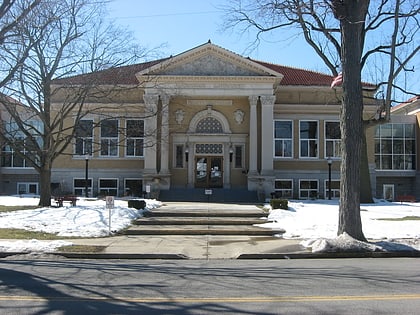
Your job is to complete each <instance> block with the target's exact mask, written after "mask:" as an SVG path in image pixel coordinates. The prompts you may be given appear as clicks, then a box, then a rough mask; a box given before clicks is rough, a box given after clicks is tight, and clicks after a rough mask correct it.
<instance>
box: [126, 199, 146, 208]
mask: <svg viewBox="0 0 420 315" xmlns="http://www.w3.org/2000/svg"><path fill="white" fill-rule="evenodd" d="M128 207H129V208H135V209H137V210H139V209H144V208H145V207H146V201H144V200H139V199H131V200H128Z"/></svg>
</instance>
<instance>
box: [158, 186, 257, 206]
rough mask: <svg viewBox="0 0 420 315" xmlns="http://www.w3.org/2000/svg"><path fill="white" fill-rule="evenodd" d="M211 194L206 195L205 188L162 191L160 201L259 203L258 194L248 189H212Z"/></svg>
mask: <svg viewBox="0 0 420 315" xmlns="http://www.w3.org/2000/svg"><path fill="white" fill-rule="evenodd" d="M211 192H212V194H211V195H206V194H205V189H204V188H171V189H170V190H161V191H160V193H159V200H161V201H186V202H190V201H191V202H212V203H215V202H221V203H239V204H257V203H258V196H257V192H255V191H248V190H247V189H246V188H232V189H226V188H212V189H211Z"/></svg>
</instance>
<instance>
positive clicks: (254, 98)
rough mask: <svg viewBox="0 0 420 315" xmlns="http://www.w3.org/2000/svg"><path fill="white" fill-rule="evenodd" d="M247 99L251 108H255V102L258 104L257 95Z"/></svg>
mask: <svg viewBox="0 0 420 315" xmlns="http://www.w3.org/2000/svg"><path fill="white" fill-rule="evenodd" d="M248 99H249V104H250V105H251V106H252V105H253V106H257V102H258V96H257V95H251V96H249V97H248Z"/></svg>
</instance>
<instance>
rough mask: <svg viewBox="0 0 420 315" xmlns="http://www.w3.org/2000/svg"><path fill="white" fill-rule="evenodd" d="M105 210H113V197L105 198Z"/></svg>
mask: <svg viewBox="0 0 420 315" xmlns="http://www.w3.org/2000/svg"><path fill="white" fill-rule="evenodd" d="M105 201H106V208H107V209H113V208H114V196H106V197H105Z"/></svg>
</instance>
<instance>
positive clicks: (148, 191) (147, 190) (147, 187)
mask: <svg viewBox="0 0 420 315" xmlns="http://www.w3.org/2000/svg"><path fill="white" fill-rule="evenodd" d="M146 192H147V193H148V194H149V193H150V185H146Z"/></svg>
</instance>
